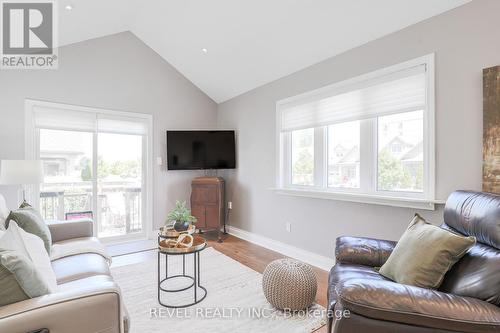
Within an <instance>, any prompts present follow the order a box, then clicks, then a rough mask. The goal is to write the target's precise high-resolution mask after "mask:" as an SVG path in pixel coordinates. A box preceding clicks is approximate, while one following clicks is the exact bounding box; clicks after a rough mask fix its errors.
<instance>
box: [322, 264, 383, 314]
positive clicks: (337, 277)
mask: <svg viewBox="0 0 500 333" xmlns="http://www.w3.org/2000/svg"><path fill="white" fill-rule="evenodd" d="M328 279H329V283H328V301H329V304H328V309H329V310H333V308H334V307H335V304H336V302H337V293H336V291H335V286H336V285H337V284H338V283H340V282H341V281H344V280H349V279H373V280H385V281H388V280H387V279H386V278H385V277H383V276H382V275H380V274H379V273H378V272H377V271H375V269H374V268H373V267H369V266H363V265H353V264H343V263H337V264H336V265H335V266H333V267H332V269H331V270H330V275H329V277H328Z"/></svg>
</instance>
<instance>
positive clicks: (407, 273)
mask: <svg viewBox="0 0 500 333" xmlns="http://www.w3.org/2000/svg"><path fill="white" fill-rule="evenodd" d="M475 243H476V239H475V238H474V237H464V236H462V235H459V234H455V233H452V232H450V231H448V230H444V229H441V228H439V227H437V226H434V225H432V224H429V223H427V222H426V221H425V220H424V219H423V218H422V217H420V216H419V215H418V214H415V217H414V218H413V220H412V221H411V223H410V225H409V226H408V229H406V231H405V232H404V234H403V236H401V239H400V240H399V242H398V243H397V245H396V247H395V248H394V250H393V251H392V253H391V255H390V256H389V259H387V261H386V262H385V264H384V265H383V266H382V267H381V268H380V274H382V275H383V276H385V277H387V278H389V279H391V280H394V281H396V282H399V283H404V284H408V285H412V286H417V287H422V288H438V287H439V286H440V285H441V282H442V281H443V278H444V275H445V274H446V272H448V271H449V270H450V268H451V267H452V266H453V265H454V264H455V263H456V262H457V261H458V260H459V259H460V258H461V257H463V255H464V254H465V253H466V252H467V251H468V250H469V249H470V248H471V247H472V246H474V244H475Z"/></svg>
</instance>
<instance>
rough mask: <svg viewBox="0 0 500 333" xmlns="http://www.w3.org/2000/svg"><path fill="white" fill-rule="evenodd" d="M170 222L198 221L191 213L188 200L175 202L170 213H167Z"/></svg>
mask: <svg viewBox="0 0 500 333" xmlns="http://www.w3.org/2000/svg"><path fill="white" fill-rule="evenodd" d="M168 222H189V223H193V224H194V223H196V217H194V216H193V215H191V211H190V210H189V209H188V208H187V207H186V202H185V201H183V202H180V201H176V202H175V208H174V209H173V210H172V211H171V212H170V213H168V215H167V223H168Z"/></svg>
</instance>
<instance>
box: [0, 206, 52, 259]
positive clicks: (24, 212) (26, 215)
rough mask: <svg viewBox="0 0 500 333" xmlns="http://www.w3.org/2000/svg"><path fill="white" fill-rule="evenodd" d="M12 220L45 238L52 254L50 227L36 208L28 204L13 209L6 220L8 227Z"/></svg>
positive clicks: (46, 245) (48, 250)
mask: <svg viewBox="0 0 500 333" xmlns="http://www.w3.org/2000/svg"><path fill="white" fill-rule="evenodd" d="M11 220H12V221H15V222H16V223H17V225H18V226H19V227H20V228H21V229H23V230H24V231H26V232H29V233H30V234H34V235H37V236H38V237H40V238H41V239H42V240H43V243H44V245H45V249H46V250H47V253H48V254H49V256H50V249H51V247H52V236H51V234H50V230H49V227H48V226H47V224H46V223H45V221H44V220H43V218H42V216H41V215H40V213H39V212H38V211H37V210H36V209H34V208H33V207H31V206H26V207H24V208H19V209H16V210H13V211H12V212H10V214H9V216H8V217H7V219H6V220H5V226H6V227H7V228H8V227H9V222H10V221H11Z"/></svg>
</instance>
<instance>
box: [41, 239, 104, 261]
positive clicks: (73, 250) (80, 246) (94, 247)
mask: <svg viewBox="0 0 500 333" xmlns="http://www.w3.org/2000/svg"><path fill="white" fill-rule="evenodd" d="M83 253H96V254H100V255H101V256H102V257H103V258H105V259H106V261H107V262H108V264H110V265H111V260H112V258H111V257H110V256H109V254H108V252H107V250H106V247H105V246H104V245H103V244H102V243H101V242H100V241H99V240H98V239H97V238H96V237H80V238H72V239H66V240H63V241H60V242H57V243H54V244H53V245H52V252H51V255H50V257H51V259H52V260H57V259H61V258H64V257H69V256H73V255H77V254H83Z"/></svg>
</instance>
